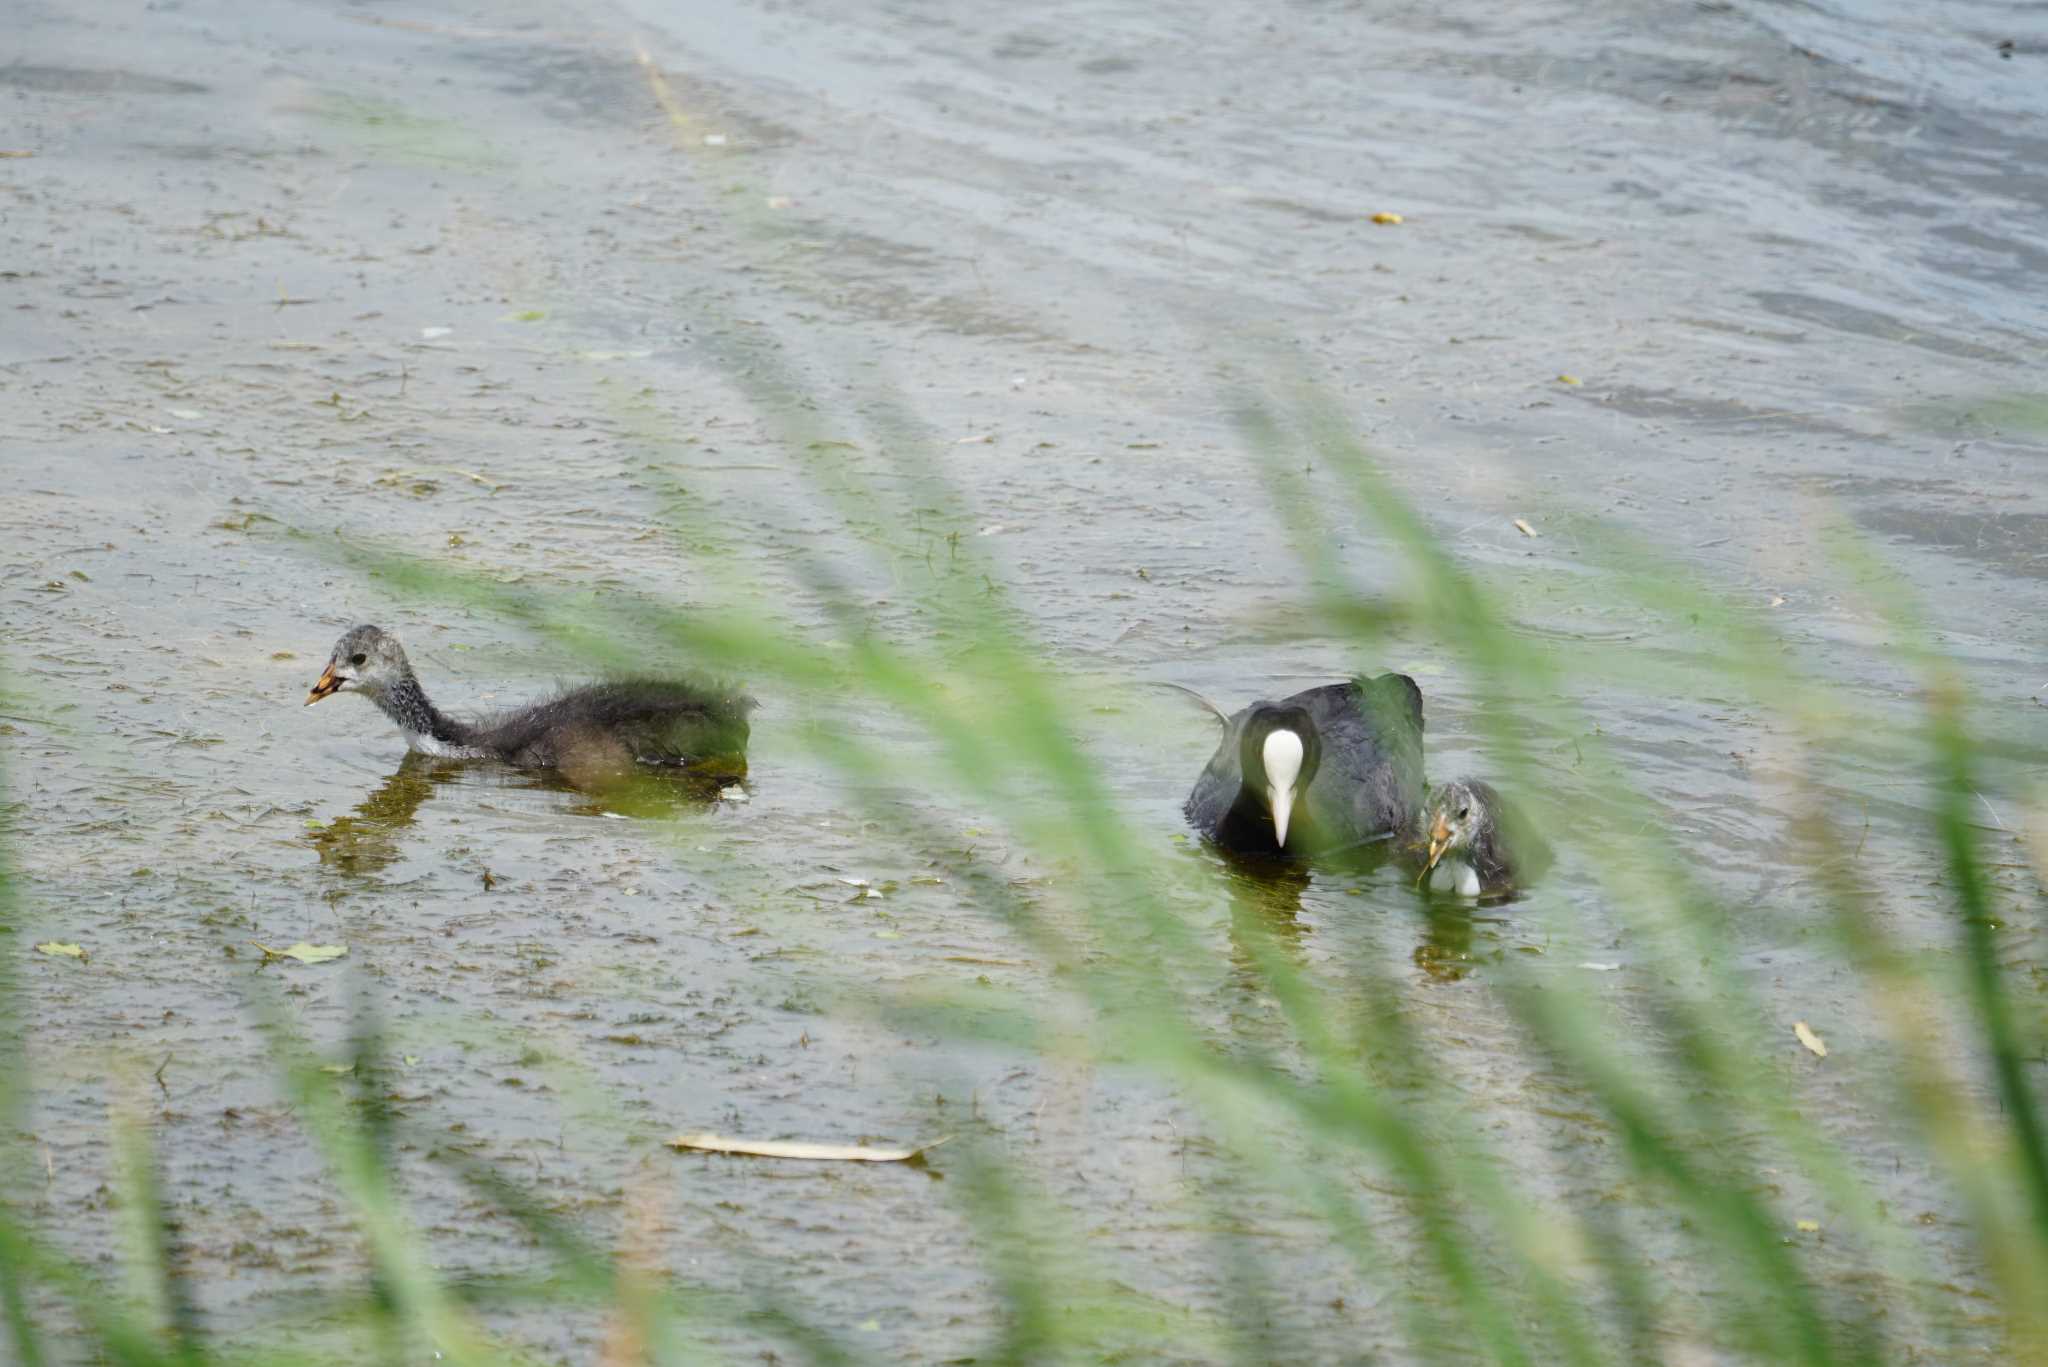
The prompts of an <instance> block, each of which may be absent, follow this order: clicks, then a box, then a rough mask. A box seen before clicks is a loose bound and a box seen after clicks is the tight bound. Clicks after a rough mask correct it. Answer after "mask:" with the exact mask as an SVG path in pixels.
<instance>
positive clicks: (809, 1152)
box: [668, 1134, 953, 1163]
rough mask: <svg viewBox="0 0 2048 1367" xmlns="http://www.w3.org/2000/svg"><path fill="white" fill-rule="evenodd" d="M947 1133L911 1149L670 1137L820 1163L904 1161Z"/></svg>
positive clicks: (675, 1143)
mask: <svg viewBox="0 0 2048 1367" xmlns="http://www.w3.org/2000/svg"><path fill="white" fill-rule="evenodd" d="M952 1137H953V1136H952V1135H950V1134H949V1135H945V1136H943V1137H941V1138H938V1139H934V1140H933V1141H932V1142H931V1143H929V1144H919V1145H918V1146H916V1147H915V1148H909V1149H882V1148H869V1147H868V1146H867V1145H866V1144H810V1143H804V1142H802V1141H800V1140H790V1139H730V1138H727V1137H725V1136H724V1135H716V1134H679V1135H677V1136H676V1137H675V1138H674V1139H671V1140H669V1141H668V1146H669V1147H670V1148H672V1149H695V1150H698V1151H700V1152H703V1153H740V1154H747V1155H749V1156H751V1157H754V1158H800V1159H807V1160H809V1161H812V1162H819V1163H901V1162H903V1161H905V1160H906V1159H911V1158H915V1157H917V1156H918V1155H919V1154H921V1153H925V1152H927V1151H928V1150H931V1149H936V1148H937V1147H938V1146H939V1145H941V1144H943V1143H945V1142H946V1140H948V1139H951V1138H952Z"/></svg>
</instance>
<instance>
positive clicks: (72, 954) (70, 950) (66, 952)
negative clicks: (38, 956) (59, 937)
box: [36, 940, 92, 959]
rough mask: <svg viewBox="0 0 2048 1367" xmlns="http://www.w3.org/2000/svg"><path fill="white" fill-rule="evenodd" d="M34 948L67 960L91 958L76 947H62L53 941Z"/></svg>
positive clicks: (47, 941)
mask: <svg viewBox="0 0 2048 1367" xmlns="http://www.w3.org/2000/svg"><path fill="white" fill-rule="evenodd" d="M36 948H37V949H40V950H41V951H43V953H45V954H57V955H62V956H63V957H65V958H69V959H89V958H91V957H92V956H91V955H90V954H87V953H86V952H85V950H84V949H83V948H81V947H80V946H78V945H62V944H58V943H57V942H56V941H55V940H46V941H44V942H43V943H42V944H39V945H37V946H36Z"/></svg>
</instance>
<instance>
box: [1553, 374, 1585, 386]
mask: <svg viewBox="0 0 2048 1367" xmlns="http://www.w3.org/2000/svg"><path fill="white" fill-rule="evenodd" d="M1557 382H1558V383H1559V384H1568V385H1582V384H1584V383H1585V381H1584V380H1582V379H1580V378H1579V377H1578V376H1576V375H1560V376H1558V377H1557Z"/></svg>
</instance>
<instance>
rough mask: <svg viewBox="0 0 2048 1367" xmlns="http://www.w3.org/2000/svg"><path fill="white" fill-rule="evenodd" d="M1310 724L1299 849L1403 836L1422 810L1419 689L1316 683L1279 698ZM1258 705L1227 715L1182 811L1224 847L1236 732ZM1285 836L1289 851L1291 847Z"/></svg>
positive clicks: (1385, 682)
mask: <svg viewBox="0 0 2048 1367" xmlns="http://www.w3.org/2000/svg"><path fill="white" fill-rule="evenodd" d="M1281 704H1282V705H1283V706H1291V707H1299V708H1301V709H1303V710H1304V711H1306V712H1307V713H1308V715H1309V720H1310V721H1312V722H1314V723H1315V727H1316V731H1317V732H1318V734H1319V735H1320V737H1321V740H1322V760H1321V763H1320V765H1319V766H1318V768H1317V769H1316V772H1315V776H1314V777H1313V778H1311V779H1310V780H1309V785H1308V791H1307V793H1306V794H1305V795H1304V798H1303V813H1304V815H1305V817H1306V821H1304V822H1303V824H1302V827H1301V829H1302V836H1303V842H1304V843H1305V844H1313V845H1316V846H1320V847H1323V848H1327V849H1341V848H1343V847H1346V846H1349V845H1356V844H1359V843H1362V842H1364V841H1368V840H1373V839H1376V838H1379V837H1381V836H1385V835H1389V834H1392V833H1394V832H1397V831H1400V830H1402V829H1405V828H1406V827H1407V826H1409V825H1410V824H1412V822H1413V821H1414V817H1415V812H1416V810H1417V809H1418V808H1419V807H1420V806H1421V803H1422V791H1423V788H1422V690H1421V689H1419V688H1417V687H1416V686H1415V681H1414V680H1413V679H1411V678H1409V677H1408V676H1407V675H1405V674H1382V675H1380V676H1379V677H1378V678H1376V679H1367V678H1358V679H1353V680H1351V681H1349V682H1346V683H1334V684H1322V685H1319V686H1317V687H1315V688H1308V689H1304V690H1302V691H1301V692H1299V693H1296V694H1294V695H1293V696H1292V697H1289V698H1283V699H1281ZM1261 705H1262V704H1260V703H1252V704H1250V705H1249V706H1247V707H1245V708H1243V709H1242V710H1240V711H1239V712H1238V713H1237V714H1236V715H1234V716H1232V717H1231V718H1230V720H1229V722H1228V723H1227V724H1226V725H1225V727H1224V732H1223V739H1222V741H1221V742H1220V743H1219V744H1218V745H1217V747H1216V753H1215V754H1214V755H1212V756H1211V757H1210V759H1209V764H1208V767H1207V768H1205V769H1203V770H1202V776H1201V777H1200V778H1199V779H1197V780H1196V781H1195V787H1194V791H1193V792H1191V793H1189V794H1188V800H1187V803H1186V806H1185V811H1186V812H1187V817H1188V821H1189V822H1190V823H1191V824H1192V825H1193V826H1194V827H1195V829H1196V830H1197V831H1200V832H1201V833H1202V835H1203V836H1205V837H1207V838H1208V839H1210V840H1218V841H1224V843H1228V841H1227V840H1226V834H1227V830H1228V828H1229V827H1230V824H1231V816H1232V812H1233V810H1234V809H1235V808H1236V804H1237V799H1238V792H1239V790H1240V789H1241V788H1242V787H1243V786H1244V771H1243V765H1242V762H1241V761H1240V759H1239V751H1240V747H1241V742H1242V738H1243V735H1244V728H1245V725H1246V723H1247V722H1248V721H1249V720H1250V719H1251V715H1252V713H1253V712H1255V711H1256V710H1257V709H1258V708H1259V707H1260V706H1261ZM1293 843H1294V842H1293V840H1292V838H1291V837H1290V840H1289V844H1290V846H1291V845H1292V844H1293Z"/></svg>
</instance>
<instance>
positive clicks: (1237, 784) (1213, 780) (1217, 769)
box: [1182, 703, 1258, 840]
mask: <svg viewBox="0 0 2048 1367" xmlns="http://www.w3.org/2000/svg"><path fill="white" fill-rule="evenodd" d="M1257 706H1258V704H1257V703H1252V704H1251V705H1250V706H1248V707H1245V708H1243V709H1242V710H1241V711H1239V712H1238V713H1237V715H1236V716H1234V717H1232V718H1231V719H1230V720H1229V721H1228V722H1227V723H1226V724H1225V725H1224V727H1223V739H1222V740H1220V741H1218V742H1217V744H1216V753H1215V754H1213V755H1211V756H1210V757H1209V767H1208V768H1206V769H1204V770H1202V776H1201V777H1200V778H1198V779H1196V780H1195V790H1194V791H1193V792H1191V793H1189V794H1188V800H1187V802H1186V804H1185V805H1184V806H1183V807H1182V810H1183V811H1185V812H1186V813H1187V816H1188V821H1189V822H1190V823H1191V824H1193V826H1194V828H1195V829H1196V830H1198V831H1200V832H1201V833H1202V835H1203V836H1204V837H1205V838H1206V839H1209V840H1214V839H1216V838H1217V837H1218V836H1219V835H1220V834H1221V832H1222V829H1223V821H1224V818H1225V817H1227V816H1229V815H1230V809H1231V808H1232V807H1233V806H1234V805H1236V803H1237V792H1238V789H1240V788H1242V787H1243V786H1244V770H1243V768H1242V766H1240V765H1239V763H1238V760H1237V752H1238V746H1239V744H1240V743H1241V742H1242V738H1243V736H1244V724H1245V721H1246V719H1248V718H1249V717H1250V716H1251V712H1252V708H1253V707H1257Z"/></svg>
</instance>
